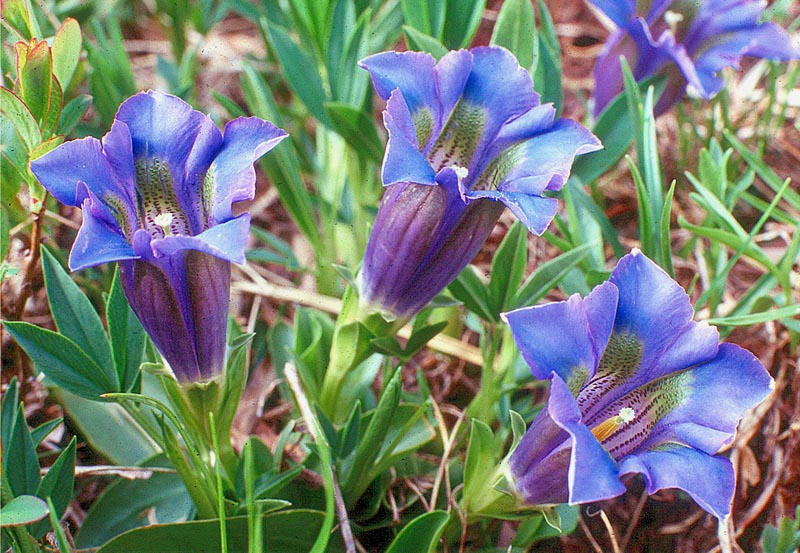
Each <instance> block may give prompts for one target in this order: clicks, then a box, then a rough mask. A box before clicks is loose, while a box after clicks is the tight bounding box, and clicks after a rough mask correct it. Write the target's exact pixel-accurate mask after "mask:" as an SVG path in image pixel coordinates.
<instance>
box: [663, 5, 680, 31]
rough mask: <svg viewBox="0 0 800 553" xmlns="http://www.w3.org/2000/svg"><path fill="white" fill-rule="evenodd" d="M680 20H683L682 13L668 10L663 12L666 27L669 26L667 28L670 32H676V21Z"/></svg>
mask: <svg viewBox="0 0 800 553" xmlns="http://www.w3.org/2000/svg"><path fill="white" fill-rule="evenodd" d="M681 21H683V14H681V13H678V12H673V11H670V10H667V11H665V12H664V22H665V23H666V24H667V27H669V30H670V31H672V34H675V33H676V31H677V29H678V23H680V22H681Z"/></svg>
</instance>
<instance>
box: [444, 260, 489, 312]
mask: <svg viewBox="0 0 800 553" xmlns="http://www.w3.org/2000/svg"><path fill="white" fill-rule="evenodd" d="M447 289H448V290H449V291H450V293H451V294H453V296H454V297H455V298H456V299H457V300H459V301H461V302H462V303H463V304H464V305H466V306H467V309H469V310H470V311H472V312H473V313H475V314H476V315H478V316H479V317H480V318H481V319H483V320H485V321H490V322H497V316H496V314H495V312H494V311H493V310H492V307H491V300H490V299H489V290H488V288H487V287H486V284H484V282H483V281H482V280H481V278H480V277H479V276H478V274H477V273H476V272H475V269H474V268H473V267H472V265H467V266H466V267H464V270H463V271H461V273H460V274H459V275H458V276H457V277H456V279H455V280H454V281H453V282H451V283H450V285H449V286H448V287H447Z"/></svg>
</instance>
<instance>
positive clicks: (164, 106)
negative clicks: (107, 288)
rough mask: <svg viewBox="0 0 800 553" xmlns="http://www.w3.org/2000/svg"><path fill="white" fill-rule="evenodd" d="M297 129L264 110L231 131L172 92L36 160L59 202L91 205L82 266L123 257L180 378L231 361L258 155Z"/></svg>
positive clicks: (143, 100) (209, 372)
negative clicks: (236, 273) (232, 304)
mask: <svg viewBox="0 0 800 553" xmlns="http://www.w3.org/2000/svg"><path fill="white" fill-rule="evenodd" d="M285 136H286V134H285V133H284V132H283V131H282V130H280V129H278V128H277V127H275V126H274V125H272V124H271V123H268V122H267V121H263V120H261V119H258V118H256V117H250V118H239V119H236V120H234V121H231V122H229V123H228V124H227V125H226V126H225V132H224V135H223V134H222V133H220V131H219V129H217V127H216V126H215V125H214V123H213V121H211V118H209V117H208V116H206V115H204V114H202V113H200V112H198V111H195V110H193V109H192V108H191V106H189V104H187V103H186V102H184V101H183V100H181V99H180V98H177V97H175V96H171V95H169V94H165V93H162V92H156V91H149V92H142V93H139V94H136V95H135V96H132V97H131V98H129V99H128V100H126V101H125V102H124V103H123V104H122V105H121V106H120V108H119V111H118V112H117V115H116V118H115V120H114V123H113V125H112V127H111V130H110V131H109V132H108V133H107V134H106V135H105V136H104V137H103V139H102V141H100V140H97V139H95V138H84V139H80V140H73V141H71V142H67V143H65V144H62V145H61V146H59V147H58V148H56V149H55V150H53V151H51V152H49V153H47V154H45V155H44V156H42V157H40V158H38V159H35V160H33V161H31V171H33V173H34V174H35V175H36V177H37V178H38V179H39V181H40V182H41V183H42V185H43V186H44V187H45V188H46V189H47V190H49V191H50V193H51V194H52V195H53V196H54V197H55V198H56V199H58V200H59V201H60V202H62V203H64V204H67V205H71V206H80V207H81V209H82V211H83V224H82V225H81V228H80V230H79V231H78V235H77V237H76V239H75V243H74V244H73V246H72V251H71V253H70V259H69V264H70V268H71V269H72V270H78V269H83V268H86V267H92V266H95V265H100V264H102V263H107V262H111V261H118V262H119V269H120V278H121V283H122V286H123V290H124V291H125V295H126V296H127V298H128V301H129V302H130V304H131V307H132V308H133V310H134V312H135V313H136V315H137V316H138V317H139V320H140V321H141V322H142V325H143V326H144V328H145V330H146V331H147V333H148V334H149V335H150V337H151V338H152V339H153V342H154V343H155V345H156V347H157V348H158V349H159V351H160V352H161V354H162V355H163V356H164V358H165V360H166V361H167V363H169V365H170V367H171V368H172V371H173V372H174V374H175V376H176V378H177V379H178V380H180V381H184V382H192V381H197V380H206V379H210V378H212V377H214V376H215V375H217V374H219V373H220V372H221V370H222V368H223V366H224V359H225V347H226V340H225V338H226V336H225V330H226V326H227V315H228V300H229V296H230V263H231V262H235V263H242V262H244V248H245V244H246V241H247V235H248V231H249V228H250V215H249V214H248V213H242V214H240V215H234V214H233V211H232V204H233V203H234V202H238V201H242V200H247V199H252V197H253V194H254V191H255V170H254V169H253V163H254V162H255V161H256V160H257V159H258V158H259V157H261V156H262V155H264V154H265V153H266V152H268V151H269V150H271V149H272V148H273V147H275V145H276V144H278V142H280V141H281V140H282V139H283V138H284V137H285Z"/></svg>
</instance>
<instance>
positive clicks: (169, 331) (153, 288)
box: [119, 259, 202, 382]
mask: <svg viewBox="0 0 800 553" xmlns="http://www.w3.org/2000/svg"><path fill="white" fill-rule="evenodd" d="M170 262H172V263H174V264H176V265H183V260H182V259H180V260H179V259H167V260H165V262H163V263H160V264H155V263H152V262H149V261H138V260H135V261H122V262H120V264H119V271H120V272H119V274H120V282H121V283H122V287H123V290H124V291H125V297H127V298H128V302H129V303H130V305H131V308H132V309H133V311H134V313H136V316H137V317H138V318H139V321H141V323H142V326H143V327H144V329H145V330H146V331H147V334H148V335H149V336H150V338H151V339H152V340H153V343H154V344H155V345H156V347H157V348H158V350H159V351H160V352H161V354H162V355H163V356H164V358H165V360H166V361H167V363H168V364H169V366H170V368H171V369H172V371H173V373H174V374H175V377H176V378H177V379H178V381H180V382H194V381H197V380H200V379H201V378H202V374H201V372H200V368H199V367H198V364H197V352H196V350H195V340H194V332H192V331H191V330H190V329H189V328H188V327H187V324H186V320H185V319H184V313H186V311H187V309H186V301H185V300H184V299H183V298H181V297H179V294H180V289H181V288H182V287H184V286H185V284H184V282H183V278H185V271H184V270H182V269H181V267H180V266H177V267H171V266H170ZM165 271H166V272H165Z"/></svg>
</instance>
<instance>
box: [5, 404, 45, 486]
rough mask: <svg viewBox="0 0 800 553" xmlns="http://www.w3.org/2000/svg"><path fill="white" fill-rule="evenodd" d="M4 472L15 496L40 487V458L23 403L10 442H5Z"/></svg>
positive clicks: (20, 405) (18, 409) (18, 411)
mask: <svg viewBox="0 0 800 553" xmlns="http://www.w3.org/2000/svg"><path fill="white" fill-rule="evenodd" d="M3 449H4V451H3V474H4V476H5V478H6V482H7V484H8V487H9V489H10V490H11V493H12V494H13V495H14V496H19V495H33V494H35V493H36V490H37V489H38V488H39V483H40V482H41V477H40V476H39V458H38V457H37V456H36V446H35V445H34V444H33V439H32V438H31V433H30V431H29V430H28V423H27V422H26V421H25V411H24V409H23V405H22V403H20V404H19V407H18V408H17V415H16V424H14V428H13V429H12V430H11V436H10V439H9V441H8V444H3Z"/></svg>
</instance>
